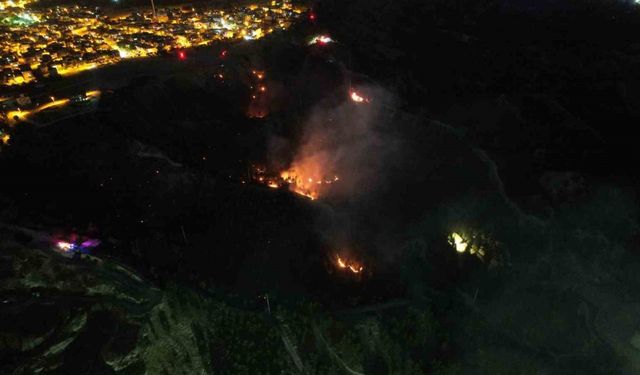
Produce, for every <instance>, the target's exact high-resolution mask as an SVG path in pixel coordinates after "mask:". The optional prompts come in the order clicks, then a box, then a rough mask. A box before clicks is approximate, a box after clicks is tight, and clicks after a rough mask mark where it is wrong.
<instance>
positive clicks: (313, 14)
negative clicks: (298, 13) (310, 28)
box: [309, 12, 316, 21]
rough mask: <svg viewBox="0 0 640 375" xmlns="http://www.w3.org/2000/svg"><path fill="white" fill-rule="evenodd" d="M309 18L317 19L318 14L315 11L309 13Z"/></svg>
mask: <svg viewBox="0 0 640 375" xmlns="http://www.w3.org/2000/svg"><path fill="white" fill-rule="evenodd" d="M309 20H310V21H315V20H316V14H315V13H313V12H311V13H309Z"/></svg>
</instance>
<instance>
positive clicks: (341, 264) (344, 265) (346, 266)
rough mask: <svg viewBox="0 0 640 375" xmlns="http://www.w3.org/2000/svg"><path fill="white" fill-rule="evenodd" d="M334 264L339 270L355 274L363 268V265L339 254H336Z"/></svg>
mask: <svg viewBox="0 0 640 375" xmlns="http://www.w3.org/2000/svg"><path fill="white" fill-rule="evenodd" d="M336 266H338V268H339V269H341V270H345V271H350V272H352V273H355V274H359V273H361V272H362V271H363V270H364V267H363V266H362V265H361V264H359V263H357V262H354V261H350V260H347V259H344V258H342V257H340V255H339V254H336Z"/></svg>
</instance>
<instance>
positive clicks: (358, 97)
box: [351, 90, 369, 103]
mask: <svg viewBox="0 0 640 375" xmlns="http://www.w3.org/2000/svg"><path fill="white" fill-rule="evenodd" d="M351 100H353V101H354V102H356V103H369V99H367V98H365V97H364V96H361V95H360V94H358V93H357V92H355V91H353V90H352V91H351Z"/></svg>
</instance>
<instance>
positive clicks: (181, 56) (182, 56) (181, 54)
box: [178, 51, 187, 60]
mask: <svg viewBox="0 0 640 375" xmlns="http://www.w3.org/2000/svg"><path fill="white" fill-rule="evenodd" d="M178 58H179V59H180V60H184V59H185V58H187V54H186V53H184V51H180V52H178Z"/></svg>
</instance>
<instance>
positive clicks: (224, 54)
mask: <svg viewBox="0 0 640 375" xmlns="http://www.w3.org/2000/svg"><path fill="white" fill-rule="evenodd" d="M220 56H221V57H222V58H225V57H227V50H226V49H225V50H223V51H222V52H220Z"/></svg>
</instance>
